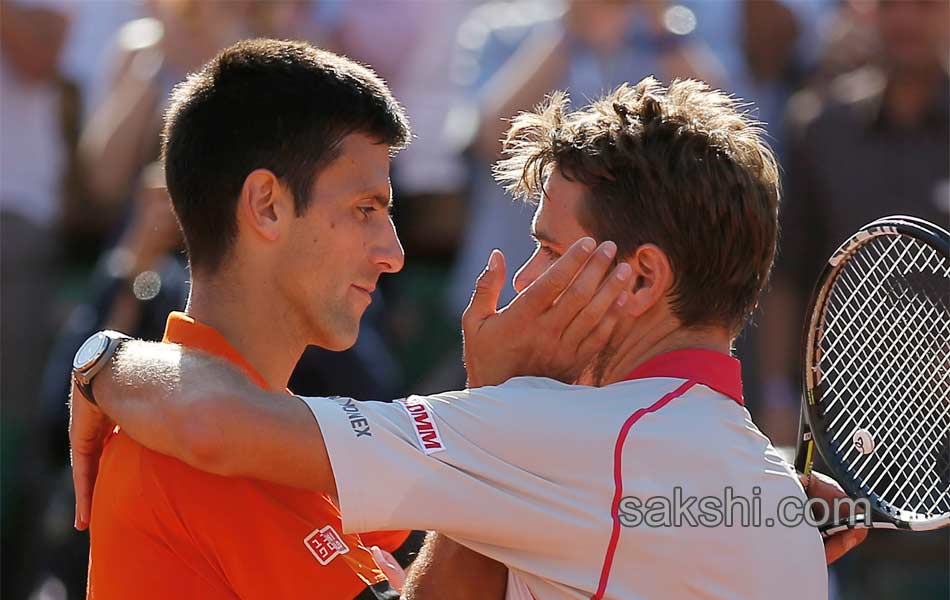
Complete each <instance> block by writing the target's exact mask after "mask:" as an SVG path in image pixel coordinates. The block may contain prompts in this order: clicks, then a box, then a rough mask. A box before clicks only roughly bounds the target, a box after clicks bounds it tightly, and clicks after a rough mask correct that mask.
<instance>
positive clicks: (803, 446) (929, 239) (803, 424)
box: [795, 215, 950, 537]
mask: <svg viewBox="0 0 950 600" xmlns="http://www.w3.org/2000/svg"><path fill="white" fill-rule="evenodd" d="M894 235H908V236H911V237H914V238H917V239H919V240H921V241H923V242H924V243H926V244H928V245H929V246H931V247H933V248H934V249H935V250H937V251H938V252H940V253H941V254H942V255H943V256H944V257H945V258H946V257H948V256H950V233H948V232H947V231H946V230H944V229H942V228H940V227H938V226H936V225H934V224H933V223H930V222H928V221H925V220H923V219H918V218H916V217H910V216H903V215H896V216H890V217H884V218H881V219H878V220H876V221H873V222H871V223H869V224H867V225H865V226H864V227H862V228H861V229H860V230H859V231H858V232H857V233H855V234H854V235H852V236H851V237H850V238H848V239H847V240H846V241H845V242H844V243H843V244H841V246H839V247H838V249H837V250H836V251H835V252H834V254H832V255H831V257H830V258H829V259H828V261H827V262H826V263H825V266H824V268H823V269H822V272H821V274H820V275H819V277H818V280H817V283H816V284H815V288H814V290H813V292H812V295H811V299H810V302H809V304H808V312H807V313H806V322H805V326H804V331H803V334H802V410H801V418H800V422H799V436H798V443H797V447H796V452H795V468H796V469H797V470H798V471H799V472H801V473H803V474H805V475H806V476H808V475H810V473H811V469H812V466H813V464H814V459H815V452H816V450H817V454H818V455H819V456H821V458H822V460H823V461H824V463H825V464H826V465H827V466H828V469H829V470H830V471H831V475H832V476H833V477H834V479H836V480H837V481H838V483H839V484H840V485H841V487H842V488H843V489H844V490H845V492H846V493H847V494H848V496H849V497H851V498H852V499H855V500H857V499H867V500H868V502H869V503H870V506H871V511H872V513H873V514H872V515H854V516H853V517H852V518H849V519H847V520H845V521H844V522H837V523H830V524H827V525H824V526H822V528H821V530H822V535H823V536H825V537H828V536H831V535H834V534H835V533H838V532H840V531H844V530H846V529H852V528H855V527H873V528H875V529H897V530H906V531H929V530H933V529H939V528H941V527H946V526H948V525H950V512H948V513H944V514H942V515H936V516H933V517H928V518H913V519H903V518H902V517H901V512H902V511H900V510H899V509H897V508H895V507H892V506H890V505H889V504H888V503H887V502H886V501H883V500H881V499H879V498H876V497H874V498H872V497H870V496H869V495H868V494H866V493H865V492H864V490H862V489H861V487H860V486H859V485H857V484H856V482H854V481H853V479H852V478H851V476H850V475H849V473H848V472H847V469H846V468H845V467H844V465H842V464H841V463H840V461H839V460H838V459H837V458H836V457H835V456H834V454H833V452H832V450H831V449H830V448H828V447H826V446H825V444H822V443H819V442H817V441H816V438H815V435H814V433H813V429H814V427H815V426H816V424H818V423H820V422H821V420H822V418H823V415H822V414H820V412H819V410H818V404H817V400H816V398H815V390H816V389H817V387H818V385H819V383H820V382H821V373H820V370H819V365H820V361H821V348H820V343H821V339H822V336H821V325H822V324H823V323H824V317H825V313H826V311H827V301H828V296H829V294H830V292H831V290H832V288H833V287H834V283H835V280H836V279H837V277H838V275H839V274H840V272H841V270H842V269H843V268H844V266H845V265H846V264H847V263H848V260H850V258H851V256H852V255H854V253H855V252H857V251H858V249H859V248H861V247H862V246H863V245H865V244H867V243H868V242H869V241H870V240H872V239H874V238H876V237H879V236H894ZM868 516H870V517H871V522H870V523H869V522H868V521H867V517H868Z"/></svg>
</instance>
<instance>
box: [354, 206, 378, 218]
mask: <svg viewBox="0 0 950 600" xmlns="http://www.w3.org/2000/svg"><path fill="white" fill-rule="evenodd" d="M356 208H357V210H359V211H360V213H362V214H363V216H364V217H368V216H369V213H371V212H376V207H375V206H358V207H356Z"/></svg>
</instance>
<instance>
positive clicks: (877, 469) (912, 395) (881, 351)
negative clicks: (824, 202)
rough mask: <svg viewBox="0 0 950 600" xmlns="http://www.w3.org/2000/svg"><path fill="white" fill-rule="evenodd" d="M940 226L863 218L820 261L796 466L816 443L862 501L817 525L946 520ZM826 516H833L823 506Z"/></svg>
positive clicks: (946, 307)
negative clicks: (851, 512)
mask: <svg viewBox="0 0 950 600" xmlns="http://www.w3.org/2000/svg"><path fill="white" fill-rule="evenodd" d="M948 253H950V233H948V232H947V231H946V230H945V229H943V228H941V227H938V226H936V225H934V224H932V223H929V222H927V221H924V220H922V219H917V218H914V217H905V216H893V217H885V218H882V219H879V220H877V221H874V222H873V223H870V224H868V225H866V226H865V227H863V228H862V229H861V230H860V231H858V232H857V233H855V234H854V235H853V236H851V238H850V239H848V240H847V241H846V242H845V243H844V244H842V245H841V247H839V248H838V250H837V251H836V252H835V253H834V254H833V255H832V256H831V258H830V259H829V260H828V263H827V264H826V265H825V268H824V270H823V271H822V273H821V276H820V277H819V279H818V283H817V285H816V286H815V291H814V293H813V294H812V299H811V304H810V308H809V311H808V312H807V313H806V319H807V321H806V323H805V331H804V336H803V337H804V339H803V361H802V364H803V381H802V384H803V388H802V389H803V391H804V397H803V399H802V420H801V425H800V435H799V441H798V447H797V451H796V457H795V466H796V468H797V469H798V470H799V471H800V472H802V473H804V474H806V475H808V474H809V473H810V470H811V468H812V462H813V460H814V458H815V451H816V450H817V452H818V455H819V456H821V458H822V460H823V461H824V462H825V464H826V465H827V466H828V469H829V470H830V471H831V473H830V474H831V475H832V476H833V477H834V478H835V479H836V480H837V481H838V483H839V484H841V487H842V488H843V489H844V490H845V492H847V494H848V495H849V496H850V497H851V498H852V499H854V500H858V499H865V498H866V499H867V501H868V503H867V504H868V505H869V506H870V509H871V510H870V512H867V511H866V512H865V513H864V514H859V515H855V516H853V517H851V518H849V519H845V520H843V521H834V520H833V519H832V521H831V522H829V523H827V524H823V525H821V526H820V529H821V530H822V535H823V536H825V537H828V536H830V535H834V534H835V533H838V532H840V531H843V530H844V529H849V528H854V527H866V528H881V529H899V530H905V531H928V530H932V529H938V528H941V527H946V526H948V525H950V491H948V490H950V257H948ZM831 516H834V515H831Z"/></svg>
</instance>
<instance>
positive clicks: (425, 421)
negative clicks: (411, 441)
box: [396, 399, 445, 454]
mask: <svg viewBox="0 0 950 600" xmlns="http://www.w3.org/2000/svg"><path fill="white" fill-rule="evenodd" d="M396 402H398V403H399V404H400V405H401V406H402V407H403V408H404V409H406V412H407V413H409V418H410V419H411V420H412V426H413V427H414V428H415V430H416V439H418V440H419V446H420V447H421V448H422V451H423V452H425V453H426V454H434V453H436V452H441V451H442V450H445V445H444V444H443V443H442V437H441V436H440V435H439V429H438V428H437V427H436V426H435V419H433V418H432V412H431V411H430V410H429V407H428V405H426V404H425V403H424V402H422V401H419V400H413V399H406V400H397V401H396Z"/></svg>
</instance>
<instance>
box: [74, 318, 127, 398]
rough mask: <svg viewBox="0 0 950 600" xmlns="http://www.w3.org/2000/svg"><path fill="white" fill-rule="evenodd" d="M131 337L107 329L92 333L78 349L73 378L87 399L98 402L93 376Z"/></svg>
mask: <svg viewBox="0 0 950 600" xmlns="http://www.w3.org/2000/svg"><path fill="white" fill-rule="evenodd" d="M129 339H132V338H130V337H129V336H127V335H125V334H124V333H119V332H118V331H111V330H108V329H107V330H105V331H99V332H97V333H94V334H92V336H90V337H89V339H87V340H86V341H85V342H83V344H82V346H80V347H79V350H77V351H76V356H74V357H73V379H74V380H75V382H76V387H78V388H79V391H80V392H81V393H82V395H83V396H85V398H86V400H88V401H89V402H92V403H93V404H95V403H96V399H95V397H94V396H93V395H92V378H93V377H95V376H96V374H97V373H98V372H99V371H101V370H102V367H104V366H106V365H107V364H108V363H109V360H110V359H111V358H112V355H113V354H115V351H116V350H118V349H119V346H121V345H122V343H123V342H125V340H129Z"/></svg>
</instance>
